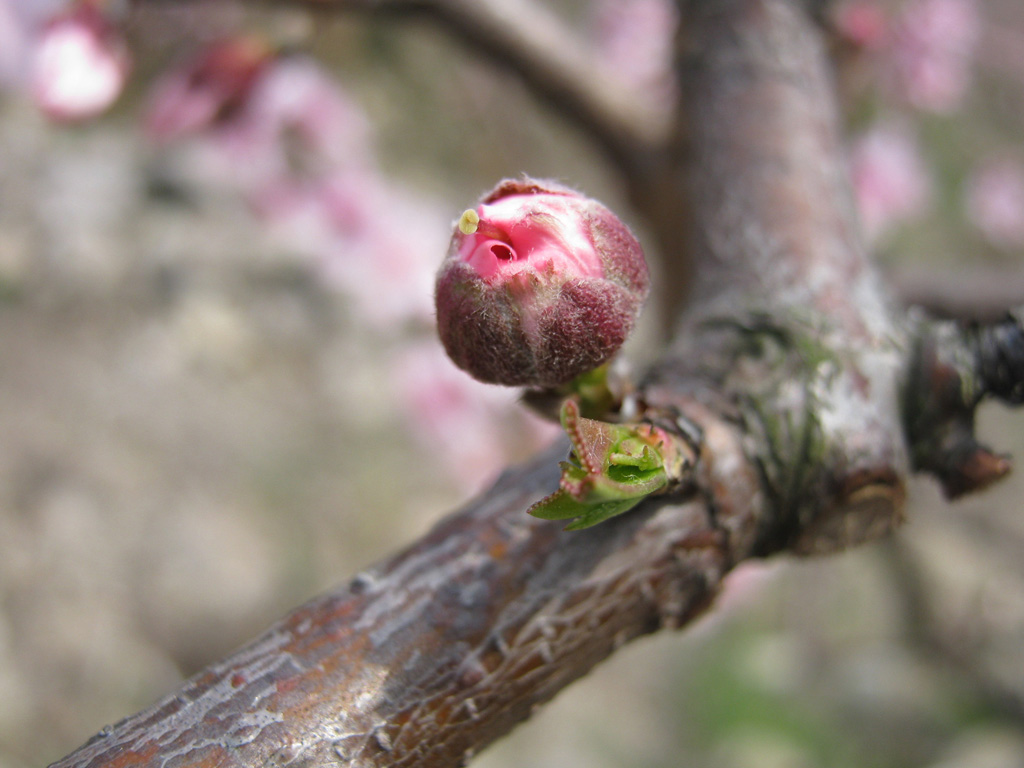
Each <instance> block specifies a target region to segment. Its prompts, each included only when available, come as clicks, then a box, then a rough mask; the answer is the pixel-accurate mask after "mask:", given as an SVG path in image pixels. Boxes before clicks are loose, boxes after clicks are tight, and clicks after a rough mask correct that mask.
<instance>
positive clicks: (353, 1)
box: [273, 0, 668, 176]
mask: <svg viewBox="0 0 1024 768" xmlns="http://www.w3.org/2000/svg"><path fill="white" fill-rule="evenodd" d="M273 2H277V3H284V4H291V5H305V6H308V7H311V8H314V9H324V10H332V11H335V10H337V11H341V10H351V11H362V12H368V13H372V14H376V15H382V16H417V17H422V18H426V19H429V20H431V21H433V22H435V23H436V24H438V25H439V26H440V27H441V28H442V29H444V30H445V31H446V32H448V33H450V34H452V35H453V36H454V37H456V38H457V39H459V40H461V41H462V42H463V43H464V44H466V45H467V46H469V47H470V48H471V49H472V50H473V51H474V52H476V53H477V54H478V55H479V56H480V57H481V58H482V59H484V60H487V61H491V62H492V63H494V64H496V65H498V66H500V67H503V68H505V69H509V70H511V71H513V72H515V73H516V74H517V75H518V76H519V77H520V78H521V79H522V81H523V82H524V83H525V84H526V86H527V87H528V88H529V89H530V90H531V91H532V92H533V94H534V95H535V96H537V97H538V98H539V99H540V101H541V102H542V103H544V104H546V105H547V106H548V107H550V108H552V109H553V110H555V111H556V112H558V113H559V114H561V115H562V116H564V117H565V118H567V119H568V120H569V121H571V122H572V123H573V124H574V125H575V126H576V127H577V128H579V129H580V130H581V131H582V132H583V133H584V134H585V135H586V136H588V137H589V138H591V139H592V140H594V141H595V142H596V144H597V145H598V146H599V147H600V148H601V149H602V151H603V152H604V153H605V155H606V156H607V157H608V159H609V160H610V161H611V162H612V164H613V166H614V167H616V168H618V169H619V170H620V171H621V172H622V173H623V174H624V175H625V176H632V175H635V173H636V172H637V166H638V165H639V164H640V163H641V162H646V159H647V156H648V155H649V154H650V153H651V152H652V151H654V150H655V148H657V147H659V146H662V145H663V144H664V140H665V136H666V134H667V131H668V125H667V124H666V122H665V119H664V118H663V117H662V116H661V115H660V114H659V112H658V111H657V110H655V109H653V108H652V105H650V104H648V103H647V102H646V101H645V100H643V99H642V98H638V97H637V95H636V94H634V93H630V92H628V91H627V90H626V89H625V87H624V86H620V85H618V84H617V83H615V82H614V81H613V80H611V79H609V78H602V77H599V76H595V73H597V72H600V71H601V67H600V66H599V62H598V61H597V60H596V58H595V56H594V53H593V51H591V50H589V49H588V48H587V46H586V45H585V44H584V43H583V41H582V40H581V39H580V36H579V35H578V34H577V31H576V30H573V29H570V28H569V27H568V26H567V25H566V24H565V23H564V22H562V21H561V20H560V19H559V18H558V17H557V16H555V15H554V14H553V13H552V12H551V11H549V10H548V8H547V7H546V6H544V5H543V4H541V3H538V2H534V0H273Z"/></svg>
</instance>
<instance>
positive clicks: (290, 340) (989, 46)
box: [0, 0, 1024, 768]
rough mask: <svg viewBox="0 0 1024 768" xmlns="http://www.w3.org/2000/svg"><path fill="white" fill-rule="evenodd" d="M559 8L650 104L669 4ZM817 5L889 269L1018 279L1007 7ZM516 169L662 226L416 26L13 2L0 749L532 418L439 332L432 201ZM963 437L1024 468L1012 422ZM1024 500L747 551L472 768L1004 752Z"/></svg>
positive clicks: (606, 64) (178, 676)
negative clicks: (842, 540)
mask: <svg viewBox="0 0 1024 768" xmlns="http://www.w3.org/2000/svg"><path fill="white" fill-rule="evenodd" d="M546 7H547V8H548V9H549V10H552V11H553V12H555V13H557V14H558V16H559V18H560V19H561V21H562V22H563V23H564V24H566V25H567V26H569V27H570V28H571V29H572V30H573V31H574V34H576V35H578V36H579V38H580V41H581V42H582V43H583V44H585V45H586V46H588V47H589V48H590V49H591V50H592V52H593V55H594V57H595V78H607V79H609V81H612V80H616V79H617V83H618V85H620V86H621V87H624V88H627V89H629V90H631V91H633V92H634V93H635V94H636V95H637V98H639V99H643V100H646V103H647V104H648V106H650V107H651V109H652V110H653V111H655V112H657V111H658V110H661V111H663V112H668V111H670V110H671V108H672V100H673V98H674V93H673V88H674V83H673V81H672V74H671V70H670V67H669V60H670V56H671V50H670V47H671V35H670V31H671V28H672V25H673V24H674V10H673V7H672V5H671V4H670V3H669V2H667V1H666V0H594V2H583V1H582V0H560V2H557V3H550V4H548V5H547V6H546ZM825 23H826V24H827V25H828V27H829V29H830V33H829V35H830V40H831V44H832V47H833V49H834V52H835V54H836V57H837V61H838V62H839V65H840V83H841V91H842V97H843V100H844V107H845V110H846V113H847V114H848V116H849V135H850V143H849V158H850V167H851V178H852V180H853V182H854V186H855V192H856V196H857V200H858V203H859V206H860V210H861V216H862V220H863V222H864V225H865V231H866V234H867V237H868V238H869V240H870V242H871V244H872V247H873V248H874V249H875V251H876V253H877V254H878V259H879V263H880V265H881V267H882V268H883V269H884V270H885V271H886V273H887V274H888V275H891V276H892V282H893V285H894V287H896V288H901V287H903V286H911V287H912V288H911V289H910V290H911V291H912V290H915V289H920V287H921V286H922V285H925V284H927V286H932V287H933V286H934V285H935V284H939V285H940V286H945V287H946V288H947V289H949V288H950V287H952V289H953V293H954V298H958V299H965V298H972V297H977V296H981V297H982V298H984V292H985V290H989V289H990V290H991V292H992V293H993V294H994V295H996V296H997V297H1000V296H1004V295H1006V292H1007V290H1010V292H1011V293H1012V291H1013V290H1014V289H1013V286H1014V285H1020V282H1019V279H1017V278H1015V275H1018V274H1019V271H1020V270H1021V269H1022V267H1024V264H1022V255H1024V143H1022V141H1021V137H1022V135H1024V134H1022V129H1024V106H1022V105H1024V98H1022V96H1024V8H1022V7H1021V6H1020V4H1019V2H1017V0H990V1H989V2H980V1H978V2H975V1H974V0H906V2H900V1H897V0H893V1H892V2H888V1H885V2H883V1H882V0H878V2H874V1H873V0H864V1H860V2H847V3H836V4H835V5H834V7H832V8H831V9H830V11H829V12H828V14H827V18H826V19H825ZM522 172H528V173H530V174H532V175H536V176H543V177H554V178H558V179H561V180H563V181H566V182H568V183H571V184H572V185H574V186H577V187H578V188H580V189H582V190H584V191H586V192H587V193H589V194H591V195H593V196H595V197H598V198H599V199H602V200H603V201H605V202H606V203H608V204H609V205H610V206H611V207H613V208H615V209H616V210H618V211H619V212H620V213H621V214H622V216H623V218H624V219H625V220H627V222H628V223H630V224H631V225H632V226H634V227H635V228H636V229H637V231H638V233H639V234H640V236H641V239H644V233H643V226H642V224H643V222H642V216H641V215H640V214H638V213H637V212H635V211H630V210H629V209H628V207H627V206H626V204H625V202H624V200H623V196H622V193H621V191H620V190H619V189H618V188H617V182H618V179H617V177H616V175H615V171H614V169H611V168H609V167H608V166H607V165H606V164H605V163H604V161H603V160H602V158H601V156H599V155H598V154H597V153H596V152H595V150H594V149H593V147H592V146H591V145H590V144H589V143H588V142H587V141H586V139H585V138H584V137H581V135H580V134H578V133H577V132H576V131H575V130H573V129H572V128H570V127H568V126H567V125H566V123H565V122H563V121H562V120H561V119H559V118H557V117H555V116H553V115H552V114H551V113H550V112H549V111H548V110H546V109H545V108H544V107H542V106H540V105H538V103H537V102H536V100H535V99H534V98H533V96H532V95H531V94H530V93H528V92H527V91H526V90H525V89H524V88H523V87H522V86H521V85H520V83H519V81H518V80H517V79H516V78H515V77H514V76H513V75H511V74H509V73H507V72H504V71H500V70H498V69H496V68H494V67H493V66H492V65H491V64H490V63H488V62H485V61H481V60H480V59H479V58H477V57H475V56H473V55H472V54H470V53H469V52H467V51H466V50H465V49H464V48H463V47H461V46H460V45H458V44H456V43H454V42H452V40H451V39H450V38H448V37H447V36H446V35H445V34H443V33H442V32H441V31H439V30H438V29H437V28H435V27H434V26H431V25H429V24H425V23H419V22H415V23H414V22H401V23H399V22H397V21H394V20H391V21H388V20H384V19H374V18H370V17H364V16H348V15H346V14H343V13H338V14H335V15H327V14H321V15H318V16H309V15H307V14H306V13H304V12H300V11H297V10H290V9H284V8H280V7H277V8H275V7H272V6H257V7H250V8H245V7H244V6H242V5H236V4H233V3H230V2H224V3H216V4H212V3H209V4H208V3H203V4H198V3H197V4H182V5H176V4H172V3H152V4H145V3H139V4H138V5H135V6H128V5H126V4H122V3H120V2H117V1H116V0H112V1H111V2H107V1H106V0H77V1H76V2H71V3H68V2H65V0H0V768H29V766H42V765H45V764H47V763H49V762H51V761H53V760H56V759H58V758H60V757H62V756H63V755H64V754H66V753H67V752H69V751H71V750H72V749H74V748H75V747H77V746H79V745H80V744H81V743H83V742H84V741H85V740H86V739H87V738H88V737H89V736H91V735H92V734H93V733H95V732H96V731H97V730H99V729H100V728H101V727H102V726H103V725H105V724H107V723H111V722H114V721H116V720H118V719H120V718H122V717H124V716H125V715H127V714H130V713H132V712H134V711H136V710H139V709H141V708H143V707H145V706H147V705H149V704H151V703H152V702H153V701H155V700H156V699H158V698H159V697H161V696H163V695H164V694H166V693H168V692H170V691H172V690H173V689H174V688H175V687H177V685H178V684H179V682H180V681H181V680H182V679H183V678H185V677H187V676H190V675H192V674H193V673H195V672H196V671H197V670H199V669H201V668H202V667H203V666H204V665H206V664H208V663H210V662H211V661H213V660H215V659H217V658H219V657H220V656H222V655H224V654H226V653H227V652H229V651H230V650H232V649H233V648H235V647H237V646H238V645H240V644H242V643H244V642H245V641H247V640H248V639H250V638H252V637H253V636H255V635H256V634H258V633H259V632H260V631H262V630H263V629H264V628H265V627H266V626H268V625H269V624H270V623H271V622H272V621H274V620H276V619H277V618H279V617H280V616H281V615H283V614H284V613H285V612H287V611H288V610H289V609H290V608H291V607H294V606H295V605H297V604H299V603H301V602H303V601H305V600H306V599H308V598H310V597H311V596H313V595H314V594H316V593H318V592H320V591H323V590H326V589H328V588H330V587H332V586H334V585H336V584H338V583H341V582H343V581H345V580H346V579H347V578H348V577H349V576H350V575H351V574H352V573H354V572H355V571H357V570H358V569H360V568H362V567H364V566H366V565H368V564H369V563H372V562H374V561H375V560H377V559H379V558H381V557H383V556H385V555H386V554H388V553H390V552H393V551H394V550H396V549H397V548H399V547H401V546H403V545H404V544H406V543H408V542H410V541H411V540H413V539H414V538H415V537H416V536H417V535H419V534H421V533H422V532H424V531H425V530H426V529H427V528H428V527H429V526H430V525H431V524H432V523H433V522H434V521H436V520H437V519H438V518H439V517H440V516H441V515H443V514H444V513H445V512H446V511H450V510H451V509H453V508H455V507H456V506H457V505H458V504H460V503H461V502H462V501H464V500H465V499H467V498H468V497H469V496H470V495H472V494H474V493H476V492H478V491H479V490H481V489H483V488H484V487H486V486H487V484H488V483H489V481H490V480H492V479H493V478H494V477H495V476H496V475H497V473H498V472H499V471H500V469H501V468H502V467H503V466H504V465H505V464H506V463H508V462H510V461H516V460H518V459H521V458H523V457H525V456H527V455H529V454H530V453H531V452H532V451H533V450H535V449H536V448H537V447H538V446H540V445H543V444H545V442H546V441H547V440H549V439H550V437H551V435H552V429H551V427H550V426H548V425H545V424H542V423H540V422H539V421H537V420H536V419H534V418H533V417H531V416H530V415H529V414H527V413H526V412H525V411H524V410H523V409H521V408H520V407H519V406H518V405H517V404H516V402H515V393H513V392H505V391H502V390H499V389H498V388H492V387H486V386H484V385H478V384H476V383H474V382H472V381H471V380H470V379H469V378H468V377H466V376H465V375H464V374H462V373H461V372H459V371H457V370H456V369H455V368H454V366H452V365H451V364H449V363H448V362H447V361H446V360H445V358H444V356H443V354H442V352H441V350H440V346H439V344H438V343H437V341H436V340H435V337H434V334H433V328H432V324H431V312H432V308H431V291H432V280H433V272H434V270H435V268H436V266H437V264H438V263H439V261H440V259H441V256H442V255H443V253H444V251H445V249H446V246H447V240H448V237H449V232H450V229H449V228H450V224H451V222H452V220H453V219H454V218H456V217H457V216H458V214H459V213H460V212H461V211H462V210H463V209H464V208H466V207H467V206H468V205H470V204H471V203H472V202H473V201H474V200H475V199H476V198H477V197H478V195H479V194H480V193H481V192H482V191H483V190H485V189H487V188H489V187H490V186H492V185H493V184H494V183H495V181H497V180H498V179H500V178H502V177H504V176H509V175H517V174H519V173H522ZM650 256H651V259H652V261H654V264H653V268H654V270H655V273H656V272H657V269H658V267H657V262H656V260H657V254H656V253H651V254H650ZM992 276H995V277H992ZM1015 279H1017V282H1016V283H1014V280H1015ZM1008 286H1009V288H1008ZM928 290H931V288H928ZM1000 291H1002V293H1000ZM1021 298H1024V297H1022V296H1017V297H1016V301H1018V302H1019V301H1020V299H1021ZM665 304H666V302H665V300H664V297H661V299H660V304H659V299H658V298H657V297H656V298H655V303H654V307H653V308H652V309H651V310H650V311H648V313H647V316H646V317H645V327H643V328H641V330H640V332H639V334H638V338H637V339H635V340H634V342H633V344H632V348H631V349H630V350H629V351H628V355H629V356H630V358H631V359H632V360H634V361H635V363H636V364H637V365H641V364H642V362H643V361H644V360H645V359H649V358H650V357H651V356H653V354H655V352H656V349H657V342H658V332H657V330H656V327H657V325H658V324H657V322H656V319H655V318H654V317H653V316H654V315H655V314H656V313H657V311H658V309H659V306H660V307H661V308H662V309H664V307H665ZM980 421H981V423H980V426H979V433H980V435H981V436H982V437H983V439H986V440H988V441H990V442H991V443H992V444H993V445H994V446H996V447H997V448H998V449H1000V450H1005V451H1007V452H1010V453H1012V454H1013V455H1015V456H1016V457H1017V458H1018V460H1021V457H1024V419H1022V416H1021V415H1020V414H1013V413H1010V412H1008V411H1006V410H1003V409H1000V408H998V407H991V408H988V409H984V410H983V411H982V413H981V417H980ZM1022 483H1024V481H1021V480H1019V479H1015V478H1011V479H1010V480H1009V481H1008V482H1006V483H1003V484H1002V485H1000V486H999V487H997V488H995V489H993V490H992V491H990V492H988V493H985V494H984V495H981V496H978V497H977V498H973V499H968V500H965V501H962V502H958V503H956V504H952V505H951V504H948V503H946V502H945V501H943V500H942V499H941V498H940V495H939V493H938V491H937V489H936V487H935V485H934V484H933V483H932V482H930V481H929V480H926V479H921V480H918V481H915V483H914V484H913V487H912V489H911V490H912V493H911V506H910V509H909V510H908V518H909V523H908V525H907V526H906V527H905V529H904V530H903V531H902V532H901V533H900V534H899V536H898V537H896V539H895V540H894V541H890V542H885V543H882V544H878V545H874V546H870V547H863V548H861V549H858V550H856V551H853V552H850V553H848V554H846V555H843V556H837V557H828V558H825V559H822V560H812V561H795V560H793V559H776V560H772V561H770V562H768V563H764V564H748V565H744V566H743V567H741V568H740V569H738V570H737V571H736V572H735V573H734V574H733V575H732V576H731V577H730V581H729V583H728V587H727V589H726V592H725V594H724V595H723V597H722V599H721V600H720V602H719V605H718V607H717V609H716V610H714V611H713V612H712V613H711V614H710V615H709V616H708V617H706V618H705V619H703V620H702V621H701V622H699V623H698V624H697V625H696V626H695V627H692V628H690V629H689V630H687V631H685V632H681V633H662V634H660V635H658V636H656V637H653V638H649V639H645V640H641V641H639V642H637V643H635V644H633V645H632V646H630V647H627V648H625V649H623V650H622V651H620V652H619V653H618V654H617V655H616V656H615V657H614V658H613V659H612V660H610V661H609V662H606V663H605V664H604V665H603V666H601V667H600V668H598V669H597V670H596V671H595V672H594V673H593V674H591V675H590V676H589V677H588V678H586V679H585V680H583V681H581V682H579V683H577V684H576V685H575V686H574V687H572V688H571V689H569V690H568V691H566V692H565V693H564V694H562V695H561V696H560V697H559V698H558V699H557V700H556V701H555V702H554V703H553V704H552V705H550V706H549V707H548V708H546V709H545V710H544V711H543V712H542V713H541V714H540V715H539V716H538V717H536V718H535V719H534V721H532V722H530V723H528V724H527V725H525V726H523V727H521V728H520V729H519V730H518V731H517V732H516V733H515V734H513V735H512V736H511V737H509V738H507V739H505V740H504V741H502V742H501V743H499V744H498V745H496V746H495V747H494V748H492V749H491V750H489V751H488V752H486V753H485V754H483V755H482V756H481V757H479V758H478V759H477V760H476V761H475V762H474V765H479V766H485V767H486V768H505V767H506V766H513V765H515V766H521V765H531V766H558V767H559V768H567V767H571V766H584V765H585V766H593V767H596V768H604V767H607V768H613V767H614V766H640V767H642V768H661V767H662V766H664V767H665V768H667V767H668V766H679V765H687V766H708V767H709V768H732V767H736V768H740V767H744V768H745V767H747V766H749V767H751V768H761V767H762V766H763V767H764V768H775V767H780V768H781V767H782V766H785V767H786V768H789V767H796V768H804V767H807V768H811V767H813V766H879V767H881V766H892V767H893V768H896V767H897V766H901V767H902V766H929V767H930V768H938V767H939V766H942V767H944V768H945V767H946V766H968V767H974V768H1003V767H1006V768H1010V767H1012V766H1024V516H1022V515H1021V513H1020V512H1021V510H1020V501H1019V500H1020V499H1021V498H1022V497H1024V484H1022Z"/></svg>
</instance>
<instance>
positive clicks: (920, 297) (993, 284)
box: [887, 262, 1024, 322]
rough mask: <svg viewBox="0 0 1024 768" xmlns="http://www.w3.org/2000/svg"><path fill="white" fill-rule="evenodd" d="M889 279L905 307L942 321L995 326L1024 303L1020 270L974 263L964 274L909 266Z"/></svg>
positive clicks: (955, 271)
mask: <svg viewBox="0 0 1024 768" xmlns="http://www.w3.org/2000/svg"><path fill="white" fill-rule="evenodd" d="M887 277H888V279H889V280H890V281H891V283H892V286H893V292H894V293H895V294H896V295H897V296H899V298H900V300H901V301H902V302H903V303H904V304H906V305H909V306H917V307H921V308H922V309H925V310H927V311H928V313H929V314H930V315H933V316H935V317H939V318H946V319H955V320H974V321H978V322H994V321H997V320H999V319H1001V318H1002V317H1003V316H1004V315H1005V314H1006V309H1007V307H1013V306H1016V305H1017V304H1019V303H1020V302H1021V300H1022V299H1024V270H1020V269H1007V268H1005V267H992V266H985V265H984V264H977V263H973V262H972V263H971V264H970V267H969V268H964V269H961V270H937V269H935V268H934V267H930V266H916V267H915V266H909V267H904V268H901V269H899V270H896V271H894V272H892V273H890V274H889V275H887Z"/></svg>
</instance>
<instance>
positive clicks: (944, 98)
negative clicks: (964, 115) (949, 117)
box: [889, 0, 981, 112]
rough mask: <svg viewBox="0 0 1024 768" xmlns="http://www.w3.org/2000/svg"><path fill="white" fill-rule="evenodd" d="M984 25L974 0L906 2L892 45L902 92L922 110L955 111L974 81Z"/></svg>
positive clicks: (892, 54) (899, 86) (894, 69)
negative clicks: (975, 60) (977, 45)
mask: <svg viewBox="0 0 1024 768" xmlns="http://www.w3.org/2000/svg"><path fill="white" fill-rule="evenodd" d="M980 26H981V21H980V18H979V11H978V5H977V2H976V0H912V2H910V3H908V4H907V5H906V7H905V8H904V10H903V13H902V14H901V15H900V18H899V19H898V21H897V23H896V26H895V28H894V31H893V36H892V39H891V41H890V43H889V45H890V58H891V65H892V68H893V75H894V80H895V82H894V85H895V87H896V89H897V91H898V93H899V94H900V95H901V96H902V97H903V98H905V99H906V100H907V101H908V102H909V103H910V104H912V105H914V106H915V107H918V108H920V109H924V110H928V111H931V112H950V111H952V110H954V109H956V108H957V107H958V106H959V104H960V102H961V101H962V100H963V97H964V94H965V93H966V91H967V87H968V85H969V83H970V79H971V66H972V63H973V62H972V60H973V56H974V49H975V46H976V44H977V41H978V35H979V30H980Z"/></svg>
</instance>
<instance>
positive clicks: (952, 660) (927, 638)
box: [880, 538, 1024, 728]
mask: <svg viewBox="0 0 1024 768" xmlns="http://www.w3.org/2000/svg"><path fill="white" fill-rule="evenodd" d="M880 552H881V553H882V555H883V561H884V562H885V564H886V565H887V566H888V568H889V571H890V573H891V574H892V577H893V582H894V584H895V585H896V588H897V591H896V595H897V596H898V597H899V599H900V603H901V606H900V608H901V610H900V615H901V616H902V617H903V618H904V635H905V637H906V641H907V644H908V645H909V646H910V647H911V648H912V649H914V650H915V651H916V652H917V653H918V654H920V655H921V656H922V658H924V659H926V660H927V661H929V662H930V663H932V664H937V665H938V666H940V667H941V668H942V669H943V670H944V671H945V672H946V673H947V674H950V675H952V676H953V677H954V678H955V679H956V681H957V682H958V683H959V684H960V685H961V686H963V687H964V688H965V689H967V690H968V691H969V692H970V693H971V695H973V696H974V698H975V699H977V700H978V701H979V702H980V703H982V704H983V705H984V706H985V707H986V708H987V709H988V710H989V711H990V712H992V713H993V714H995V715H997V716H999V717H1001V718H1004V719H1005V720H1008V721H1010V722H1012V723H1013V724H1014V725H1015V726H1016V727H1018V728H1021V727H1024V691H1020V690H1015V689H1013V688H1011V687H1010V686H1008V685H1006V683H1004V682H1003V681H1002V680H1000V679H999V678H997V677H996V676H995V675H993V674H992V673H991V672H990V671H989V670H987V669H985V668H984V667H983V665H982V664H981V663H980V662H979V661H978V660H977V659H975V658H974V657H973V656H972V655H971V654H968V653H965V652H964V651H963V649H961V648H959V647H958V646H957V643H956V642H955V641H954V640H953V639H952V638H950V637H948V636H947V634H946V633H945V632H944V631H943V629H942V628H941V626H940V622H939V620H938V617H937V616H936V612H935V607H934V605H933V601H932V599H931V598H930V596H929V589H928V586H927V585H926V584H925V578H924V574H923V573H922V571H921V568H920V566H919V565H918V564H917V563H916V562H915V560H914V557H913V555H912V553H911V552H910V550H909V548H908V547H907V546H906V545H905V544H903V543H902V542H900V541H899V540H898V539H895V538H894V539H891V540H889V541H886V542H884V544H883V546H882V547H881V548H880Z"/></svg>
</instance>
